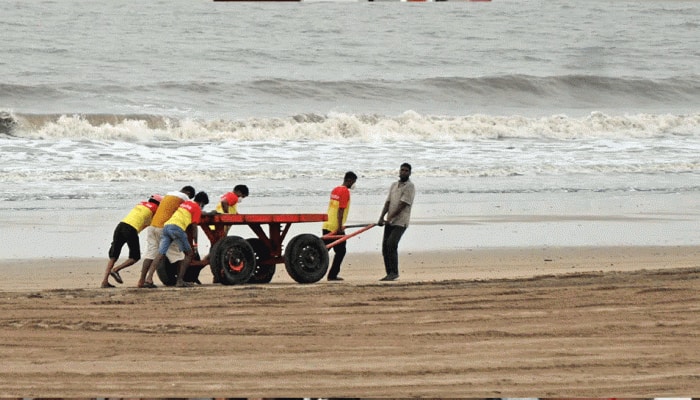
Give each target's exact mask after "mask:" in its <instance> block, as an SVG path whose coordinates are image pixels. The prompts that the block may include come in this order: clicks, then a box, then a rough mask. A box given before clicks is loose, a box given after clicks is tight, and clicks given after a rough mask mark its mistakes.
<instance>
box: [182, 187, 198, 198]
mask: <svg viewBox="0 0 700 400" xmlns="http://www.w3.org/2000/svg"><path fill="white" fill-rule="evenodd" d="M180 191H181V192H182V193H184V194H186V195H187V197H189V198H190V199H191V198H193V197H194V193H195V190H194V188H193V187H192V186H185V187H183V188H182V189H180Z"/></svg>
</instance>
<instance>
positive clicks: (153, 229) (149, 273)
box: [101, 185, 248, 288]
mask: <svg viewBox="0 0 700 400" xmlns="http://www.w3.org/2000/svg"><path fill="white" fill-rule="evenodd" d="M245 197H248V187H247V186H245V185H237V186H236V187H234V189H233V192H228V193H225V194H224V195H223V196H221V200H220V202H219V204H218V205H217V212H221V213H228V214H235V213H236V212H237V204H238V202H239V201H240V199H242V198H245ZM207 204H209V196H208V195H207V193H206V192H199V193H195V189H194V188H193V187H192V186H185V187H183V188H182V189H180V190H179V191H175V192H170V193H168V194H166V195H165V196H160V195H153V196H151V197H150V198H149V199H148V200H147V201H144V202H141V203H139V204H137V205H136V206H135V207H134V208H133V209H132V210H131V211H130V212H129V213H128V214H127V216H126V217H124V219H122V220H121V221H120V222H119V224H118V225H117V227H116V228H115V229H114V234H113V237H112V245H111V247H110V249H109V261H108V263H107V267H106V269H105V272H104V276H103V278H102V284H101V287H103V288H112V287H114V285H112V284H111V283H110V282H109V278H110V277H112V278H113V279H114V280H115V281H116V282H117V283H120V284H121V283H124V281H123V279H122V277H121V275H120V274H119V271H121V270H123V269H124V268H127V267H130V266H131V265H134V264H135V263H136V262H137V261H138V260H139V259H140V258H141V247H140V243H139V233H140V232H141V231H143V230H144V229H146V228H148V230H147V236H146V245H147V249H146V255H145V258H144V261H143V266H142V267H141V275H140V277H139V280H138V283H137V285H136V286H138V287H140V288H156V287H157V286H156V285H155V283H153V275H154V273H155V271H156V269H157V268H158V265H159V264H160V263H161V262H162V261H163V258H164V257H166V258H167V259H168V260H169V261H170V262H171V263H177V264H179V266H178V274H177V281H176V283H175V285H176V286H178V287H188V286H191V283H190V282H186V281H185V280H184V277H185V272H186V271H187V268H188V267H189V265H190V263H191V262H192V259H193V258H194V255H195V250H196V249H194V248H193V247H192V246H191V245H190V241H189V238H188V236H192V237H194V238H196V236H197V230H196V229H197V224H199V222H200V218H201V216H202V210H203V209H204V206H206V205H207ZM125 244H126V245H127V247H128V248H129V257H128V259H127V260H126V261H124V262H123V263H122V264H119V265H117V266H115V264H116V261H117V259H119V256H120V254H121V250H122V248H123V247H124V245H125Z"/></svg>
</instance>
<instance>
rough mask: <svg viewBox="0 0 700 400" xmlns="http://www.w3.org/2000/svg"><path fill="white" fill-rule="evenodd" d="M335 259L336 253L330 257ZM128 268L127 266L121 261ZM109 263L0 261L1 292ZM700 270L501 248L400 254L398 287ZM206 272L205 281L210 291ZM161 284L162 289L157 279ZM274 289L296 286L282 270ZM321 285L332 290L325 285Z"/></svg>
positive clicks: (365, 263)
mask: <svg viewBox="0 0 700 400" xmlns="http://www.w3.org/2000/svg"><path fill="white" fill-rule="evenodd" d="M330 256H331V259H332V257H333V252H331V255H330ZM119 261H120V262H121V261H123V257H122V259H120V260H119ZM106 263H107V258H98V257H89V258H77V257H65V258H56V257H47V258H24V259H4V260H0V270H2V271H3V273H4V278H3V280H2V281H0V292H3V291H9V292H12V291H29V290H31V291H35V290H53V289H91V288H99V283H100V281H101V279H102V274H103V272H104V268H105V266H106ZM141 265H142V261H139V262H137V263H136V264H135V265H133V266H131V267H129V268H127V269H125V270H123V271H122V272H121V275H122V277H123V279H124V284H123V285H117V284H116V283H115V282H112V283H113V284H115V285H116V286H117V288H116V289H112V290H119V289H120V288H129V287H134V286H135V283H136V280H137V279H138V273H139V271H140V269H141ZM698 266H700V246H580V247H500V248H474V249H465V250H434V251H401V250H399V268H400V273H401V277H400V281H401V282H404V283H407V282H417V283H418V282H433V281H444V280H479V281H488V280H495V279H522V278H531V277H535V276H541V275H560V274H570V273H581V272H611V271H621V272H624V271H634V270H644V269H650V270H656V269H670V268H673V269H675V268H692V267H698ZM340 275H341V276H342V277H343V278H344V279H345V283H351V284H367V283H373V282H376V281H377V280H378V279H379V278H381V277H382V276H384V266H383V261H382V257H381V254H380V253H377V252H352V251H349V252H348V254H347V255H346V258H345V260H344V262H343V266H342V269H341V274H340ZM210 278H211V272H210V270H209V268H208V267H205V268H204V269H202V271H201V273H200V280H201V281H202V283H203V284H204V285H207V284H211V279H210ZM156 284H157V285H159V286H162V285H161V284H160V282H159V281H158V279H157V278H156ZM270 284H271V285H274V284H296V282H294V281H293V280H292V279H291V278H290V277H289V275H288V274H287V272H286V270H285V267H284V264H278V265H277V272H276V273H275V276H274V277H273V279H272V282H271V283H270ZM316 284H328V282H326V281H325V280H321V281H319V282H317V283H316Z"/></svg>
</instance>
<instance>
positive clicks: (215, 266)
mask: <svg viewBox="0 0 700 400" xmlns="http://www.w3.org/2000/svg"><path fill="white" fill-rule="evenodd" d="M222 241H223V239H221V240H219V241H218V242H216V243H214V245H213V246H212V247H211V249H210V250H209V269H211V274H212V275H214V281H213V282H214V283H221V280H220V279H219V277H220V276H221V268H220V265H219V263H218V262H217V260H218V258H217V257H218V256H217V253H218V251H219V248H220V247H221V246H219V244H221V242H222Z"/></svg>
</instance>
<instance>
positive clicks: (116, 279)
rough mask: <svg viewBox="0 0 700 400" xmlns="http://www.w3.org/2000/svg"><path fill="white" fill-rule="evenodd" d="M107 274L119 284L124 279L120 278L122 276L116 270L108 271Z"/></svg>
mask: <svg viewBox="0 0 700 400" xmlns="http://www.w3.org/2000/svg"><path fill="white" fill-rule="evenodd" d="M109 276H111V277H112V278H114V280H115V281H117V283H119V284H122V283H124V281H123V280H122V277H121V276H120V275H119V272H117V271H112V272H110V273H109Z"/></svg>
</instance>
